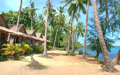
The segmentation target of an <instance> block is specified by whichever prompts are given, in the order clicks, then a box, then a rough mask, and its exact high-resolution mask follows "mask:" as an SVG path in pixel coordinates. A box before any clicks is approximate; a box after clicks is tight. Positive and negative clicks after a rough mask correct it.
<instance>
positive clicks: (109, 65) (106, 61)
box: [93, 0, 117, 72]
mask: <svg viewBox="0 0 120 75" xmlns="http://www.w3.org/2000/svg"><path fill="white" fill-rule="evenodd" d="M93 10H94V17H95V23H96V28H97V32H98V36H99V41H100V45H101V49H102V53H103V57H104V64H105V70H108V71H110V72H115V71H117V70H116V69H115V67H114V66H113V65H112V63H111V61H110V58H109V55H108V52H107V48H106V44H105V41H104V37H103V33H102V30H101V26H100V21H99V16H98V10H97V1H96V0H93Z"/></svg>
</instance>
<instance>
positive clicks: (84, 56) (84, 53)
mask: <svg viewBox="0 0 120 75" xmlns="http://www.w3.org/2000/svg"><path fill="white" fill-rule="evenodd" d="M88 10H89V0H88V2H87V13H86V25H85V35H84V46H83V55H82V58H86V50H85V46H86V34H87V22H88Z"/></svg>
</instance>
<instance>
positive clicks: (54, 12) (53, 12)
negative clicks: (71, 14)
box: [43, 2, 56, 40]
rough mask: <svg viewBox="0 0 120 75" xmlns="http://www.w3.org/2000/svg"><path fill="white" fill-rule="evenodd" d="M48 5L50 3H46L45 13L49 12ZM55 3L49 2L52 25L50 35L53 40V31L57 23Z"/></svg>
mask: <svg viewBox="0 0 120 75" xmlns="http://www.w3.org/2000/svg"><path fill="white" fill-rule="evenodd" d="M47 6H48V3H46V4H45V6H43V12H44V15H46V14H47ZM54 7H55V5H52V2H49V16H48V18H49V20H48V21H49V24H48V25H49V27H50V37H49V40H51V32H52V29H53V28H55V27H56V26H55V25H56V24H55V15H56V10H55V9H54Z"/></svg>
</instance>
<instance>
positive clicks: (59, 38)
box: [57, 30, 62, 49]
mask: <svg viewBox="0 0 120 75" xmlns="http://www.w3.org/2000/svg"><path fill="white" fill-rule="evenodd" d="M61 32H62V30H60V35H59V40H58V45H57V49H58V46H59V42H60V37H61Z"/></svg>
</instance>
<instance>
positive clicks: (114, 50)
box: [76, 46, 120, 64]
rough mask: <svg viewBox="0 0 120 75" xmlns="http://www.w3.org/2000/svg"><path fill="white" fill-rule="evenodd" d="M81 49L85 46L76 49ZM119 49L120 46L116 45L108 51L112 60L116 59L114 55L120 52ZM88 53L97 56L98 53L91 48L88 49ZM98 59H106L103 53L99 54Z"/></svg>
mask: <svg viewBox="0 0 120 75" xmlns="http://www.w3.org/2000/svg"><path fill="white" fill-rule="evenodd" d="M81 49H82V50H83V48H79V49H76V51H79V50H81ZM119 49H120V46H114V47H112V48H111V52H108V54H109V57H110V60H113V59H114V57H115V56H116V54H117V53H118V51H119ZM86 54H87V55H90V56H95V55H96V51H91V50H89V49H86ZM98 59H100V60H102V61H104V58H103V54H99V57H98ZM119 64H120V60H119Z"/></svg>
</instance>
